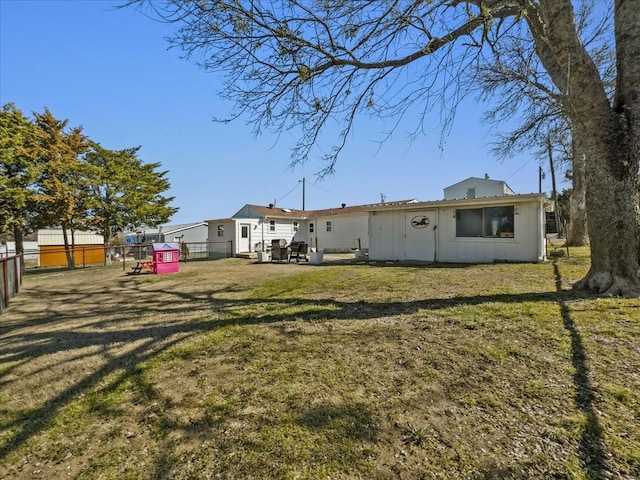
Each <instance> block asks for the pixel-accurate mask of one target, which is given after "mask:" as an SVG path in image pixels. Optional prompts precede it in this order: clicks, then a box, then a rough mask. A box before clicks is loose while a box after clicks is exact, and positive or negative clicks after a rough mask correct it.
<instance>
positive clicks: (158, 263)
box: [151, 243, 180, 275]
mask: <svg viewBox="0 0 640 480" xmlns="http://www.w3.org/2000/svg"><path fill="white" fill-rule="evenodd" d="M151 248H152V251H153V271H154V273H157V274H158V275H162V274H165V273H174V272H177V271H179V270H180V249H179V248H178V244H177V243H154V244H152V246H151Z"/></svg>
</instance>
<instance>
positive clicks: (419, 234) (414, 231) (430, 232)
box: [404, 210, 436, 262]
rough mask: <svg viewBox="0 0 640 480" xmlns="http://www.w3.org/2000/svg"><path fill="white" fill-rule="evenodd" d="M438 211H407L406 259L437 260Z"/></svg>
mask: <svg viewBox="0 0 640 480" xmlns="http://www.w3.org/2000/svg"><path fill="white" fill-rule="evenodd" d="M435 226H436V211H435V210H423V211H418V212H406V213H405V242H404V245H405V247H404V252H405V260H419V261H423V262H433V261H435V258H434V257H435V251H436V230H435V229H434V227H435Z"/></svg>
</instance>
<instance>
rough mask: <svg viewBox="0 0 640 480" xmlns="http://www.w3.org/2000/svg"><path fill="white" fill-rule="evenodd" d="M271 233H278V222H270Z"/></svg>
mask: <svg viewBox="0 0 640 480" xmlns="http://www.w3.org/2000/svg"><path fill="white" fill-rule="evenodd" d="M269 231H270V232H275V231H276V221H275V220H269Z"/></svg>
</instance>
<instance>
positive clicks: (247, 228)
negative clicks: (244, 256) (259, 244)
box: [238, 223, 251, 253]
mask: <svg viewBox="0 0 640 480" xmlns="http://www.w3.org/2000/svg"><path fill="white" fill-rule="evenodd" d="M250 251H251V225H250V224H248V223H241V224H240V238H239V239H238V252H241V253H244V252H250Z"/></svg>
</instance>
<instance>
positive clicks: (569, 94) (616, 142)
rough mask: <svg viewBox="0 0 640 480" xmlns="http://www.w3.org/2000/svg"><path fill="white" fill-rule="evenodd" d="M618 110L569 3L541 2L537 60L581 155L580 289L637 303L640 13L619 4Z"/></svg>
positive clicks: (533, 22)
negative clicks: (584, 228)
mask: <svg viewBox="0 0 640 480" xmlns="http://www.w3.org/2000/svg"><path fill="white" fill-rule="evenodd" d="M615 5H616V11H615V19H616V25H615V36H616V43H617V45H616V47H617V52H616V53H617V74H618V78H617V87H616V99H615V101H614V105H611V104H610V102H609V99H608V98H607V96H606V93H605V91H604V87H603V84H602V80H601V79H600V76H599V74H598V70H597V68H596V66H595V65H594V64H593V61H592V59H591V58H590V57H589V55H588V54H587V52H586V50H585V48H584V45H583V44H582V42H581V41H580V38H579V37H578V34H577V30H576V28H575V24H574V19H575V16H574V13H573V6H572V3H571V1H570V0H540V14H541V16H540V17H533V16H531V17H529V18H528V20H529V25H530V27H531V32H532V34H533V36H534V39H535V42H536V49H537V52H538V55H539V57H540V60H541V61H542V63H543V64H544V65H545V68H546V70H547V72H549V75H550V76H551V78H552V79H553V82H554V83H555V85H556V86H557V87H558V89H559V90H560V91H561V92H562V93H563V95H564V97H563V104H564V107H565V111H566V113H567V115H568V116H569V118H570V119H571V125H572V128H573V134H574V136H576V137H577V139H578V140H579V141H580V145H581V146H583V147H584V152H585V154H586V159H585V179H586V189H587V192H586V206H587V213H588V217H587V223H588V228H589V240H590V246H591V269H590V270H589V272H588V273H587V276H586V277H585V278H584V279H582V280H581V281H580V282H578V283H577V284H576V285H575V288H577V289H585V290H588V291H591V292H595V293H602V294H613V295H624V296H639V295H640V265H639V258H638V257H639V253H640V250H639V248H640V241H639V234H640V211H639V208H638V189H637V175H638V161H639V158H638V157H639V155H640V141H639V137H640V125H639V119H638V114H639V112H640V63H639V62H638V61H637V59H638V58H640V9H638V8H637V1H635V0H616V2H615Z"/></svg>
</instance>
